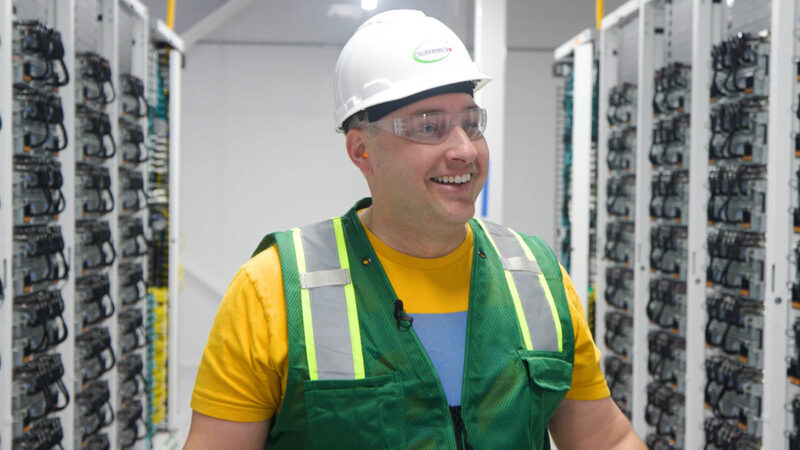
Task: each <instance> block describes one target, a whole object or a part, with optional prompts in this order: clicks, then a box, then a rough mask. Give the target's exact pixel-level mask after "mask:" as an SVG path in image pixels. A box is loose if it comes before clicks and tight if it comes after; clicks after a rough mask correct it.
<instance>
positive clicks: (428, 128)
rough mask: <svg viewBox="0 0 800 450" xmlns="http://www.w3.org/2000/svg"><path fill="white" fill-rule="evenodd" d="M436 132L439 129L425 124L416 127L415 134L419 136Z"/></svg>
mask: <svg viewBox="0 0 800 450" xmlns="http://www.w3.org/2000/svg"><path fill="white" fill-rule="evenodd" d="M438 130H439V127H438V126H436V124H433V123H426V124H422V125H420V126H418V127H417V129H416V132H417V133H420V134H436V132H437V131H438Z"/></svg>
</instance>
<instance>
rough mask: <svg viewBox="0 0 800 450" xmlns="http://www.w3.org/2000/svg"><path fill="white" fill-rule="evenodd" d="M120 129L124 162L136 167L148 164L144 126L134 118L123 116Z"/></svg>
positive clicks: (120, 120)
mask: <svg viewBox="0 0 800 450" xmlns="http://www.w3.org/2000/svg"><path fill="white" fill-rule="evenodd" d="M119 129H120V142H121V145H122V161H123V162H125V163H126V164H129V165H132V166H134V167H136V166H137V165H139V164H141V163H143V162H147V159H148V151H147V145H145V138H144V130H142V126H141V125H139V124H138V123H136V121H135V120H133V119H132V118H130V117H126V116H122V117H120V119H119Z"/></svg>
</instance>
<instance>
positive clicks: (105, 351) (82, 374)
mask: <svg viewBox="0 0 800 450" xmlns="http://www.w3.org/2000/svg"><path fill="white" fill-rule="evenodd" d="M75 350H76V353H77V357H76V365H75V367H76V370H75V372H76V373H77V374H79V377H78V379H79V380H80V383H81V384H83V383H88V382H90V381H94V380H97V379H99V378H100V377H101V376H103V374H105V373H107V372H108V371H110V370H111V369H113V368H114V365H115V364H116V356H115V355H114V350H113V348H112V346H111V334H110V333H109V331H108V328H106V327H99V328H92V329H90V330H89V331H86V332H85V333H83V334H81V335H79V336H78V337H77V338H76V339H75Z"/></svg>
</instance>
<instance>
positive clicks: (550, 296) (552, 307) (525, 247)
mask: <svg viewBox="0 0 800 450" xmlns="http://www.w3.org/2000/svg"><path fill="white" fill-rule="evenodd" d="M508 231H510V232H512V233H514V237H516V238H517V242H519V246H520V247H522V250H523V251H524V252H525V256H526V257H527V258H528V259H529V260H531V261H536V256H535V255H534V254H533V252H532V251H531V249H530V248H529V247H528V245H527V244H526V243H525V241H523V240H522V236H520V235H519V233H517V232H516V231H514V230H512V229H511V228H509V229H508ZM560 269H561V268H560V267H559V270H560ZM539 283H540V284H541V285H542V289H544V295H545V297H547V304H548V305H549V306H550V315H552V316H553V323H554V324H555V327H556V335H557V338H558V351H559V352H561V351H563V350H564V339H563V337H562V336H563V334H562V331H561V319H559V317H558V308H556V302H555V301H554V300H553V293H552V292H550V286H549V285H548V284H547V278H545V276H544V274H543V273H541V272H539Z"/></svg>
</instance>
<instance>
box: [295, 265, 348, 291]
mask: <svg viewBox="0 0 800 450" xmlns="http://www.w3.org/2000/svg"><path fill="white" fill-rule="evenodd" d="M349 283H350V271H349V270H345V269H337V270H319V271H317V272H308V273H301V274H300V287H302V288H303V289H312V288H315V287H321V286H344V285H345V284H349Z"/></svg>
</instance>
